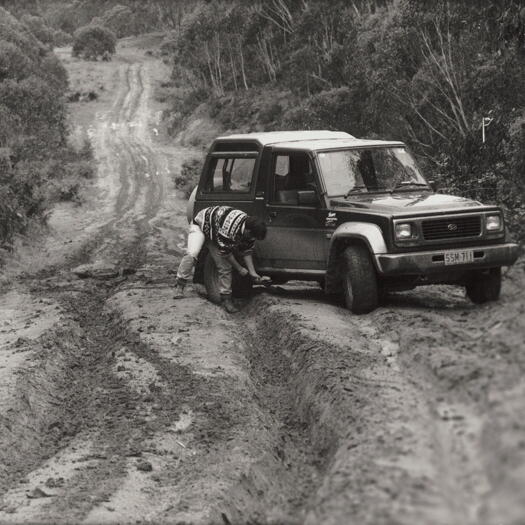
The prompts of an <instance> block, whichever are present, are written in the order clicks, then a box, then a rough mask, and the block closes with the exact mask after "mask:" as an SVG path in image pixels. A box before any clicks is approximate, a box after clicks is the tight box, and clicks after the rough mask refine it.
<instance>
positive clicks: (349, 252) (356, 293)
mask: <svg viewBox="0 0 525 525" xmlns="http://www.w3.org/2000/svg"><path fill="white" fill-rule="evenodd" d="M341 277H342V284H343V295H344V300H345V304H346V307H347V308H348V309H349V310H350V311H351V312H353V313H354V314H366V313H368V312H371V311H372V310H375V309H376V308H377V306H378V304H379V289H378V283H377V275H376V271H375V268H374V264H373V262H372V258H371V257H370V253H369V252H368V249H367V248H366V247H365V246H360V245H355V246H349V247H348V248H346V249H345V251H344V252H343V255H342V276H341Z"/></svg>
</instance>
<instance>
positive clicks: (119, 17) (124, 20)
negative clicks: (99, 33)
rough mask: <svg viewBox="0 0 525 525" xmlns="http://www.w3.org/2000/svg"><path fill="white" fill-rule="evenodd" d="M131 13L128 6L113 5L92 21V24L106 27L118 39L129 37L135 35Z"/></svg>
mask: <svg viewBox="0 0 525 525" xmlns="http://www.w3.org/2000/svg"><path fill="white" fill-rule="evenodd" d="M134 22H135V20H134V16H133V12H132V11H131V9H130V8H129V7H128V6H124V5H115V6H113V7H112V8H111V9H110V10H109V11H106V12H105V13H104V14H103V15H102V16H101V17H100V18H96V19H93V21H92V24H97V25H101V26H104V27H107V28H108V29H109V30H111V31H113V33H115V35H116V36H117V37H118V38H122V37H125V36H131V35H133V34H134V33H135V25H136V24H135V23H134Z"/></svg>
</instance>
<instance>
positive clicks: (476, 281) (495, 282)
mask: <svg viewBox="0 0 525 525" xmlns="http://www.w3.org/2000/svg"><path fill="white" fill-rule="evenodd" d="M465 288H466V291H467V297H468V298H469V299H470V300H471V301H472V302H473V303H476V304H481V303H487V302H489V301H497V300H498V299H499V295H500V292H501V268H491V269H490V270H485V271H480V272H473V273H472V274H471V276H470V279H469V281H468V282H467V284H466V286H465Z"/></svg>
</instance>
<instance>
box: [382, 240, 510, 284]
mask: <svg viewBox="0 0 525 525" xmlns="http://www.w3.org/2000/svg"><path fill="white" fill-rule="evenodd" d="M465 249H468V250H473V251H474V261H472V262H469V263H466V264H454V265H445V252H447V251H449V250H445V249H442V250H432V251H426V252H414V253H400V254H376V255H375V262H376V267H377V270H378V272H379V274H381V275H385V276H389V275H429V274H438V273H443V272H447V271H455V270H463V271H465V270H469V269H483V268H496V267H499V266H510V265H512V264H514V263H515V262H516V259H517V258H518V245H517V244H514V243H505V244H495V245H491V246H479V247H468V248H465ZM450 250H452V251H454V250H453V249H450Z"/></svg>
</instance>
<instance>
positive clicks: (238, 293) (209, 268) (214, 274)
mask: <svg viewBox="0 0 525 525" xmlns="http://www.w3.org/2000/svg"><path fill="white" fill-rule="evenodd" d="M232 273H233V275H232V295H233V297H239V298H240V297H242V298H246V297H250V296H251V295H252V291H253V284H252V280H251V278H250V277H249V276H246V277H242V276H241V275H239V274H238V273H237V272H236V271H235V270H232ZM204 286H205V287H206V292H207V294H208V299H209V300H210V301H211V302H212V303H215V304H219V303H220V302H221V294H220V291H219V290H220V289H219V272H218V270H217V265H216V264H215V261H214V260H213V257H212V256H211V254H210V253H209V252H208V253H207V254H206V260H205V261H204Z"/></svg>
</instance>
